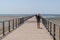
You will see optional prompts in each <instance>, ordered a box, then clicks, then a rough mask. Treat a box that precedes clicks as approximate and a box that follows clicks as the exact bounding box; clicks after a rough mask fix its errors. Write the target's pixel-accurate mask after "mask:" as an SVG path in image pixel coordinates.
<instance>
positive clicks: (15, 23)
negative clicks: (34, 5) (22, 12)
mask: <svg viewBox="0 0 60 40" xmlns="http://www.w3.org/2000/svg"><path fill="white" fill-rule="evenodd" d="M33 16H34V15H32V16H28V17H22V18H15V19H11V20H5V21H1V22H0V40H1V39H2V38H4V37H5V36H6V35H8V34H9V33H11V32H12V31H13V30H15V29H16V28H18V27H19V26H20V25H22V24H23V23H24V22H25V21H27V20H28V19H30V18H32V17H33Z"/></svg>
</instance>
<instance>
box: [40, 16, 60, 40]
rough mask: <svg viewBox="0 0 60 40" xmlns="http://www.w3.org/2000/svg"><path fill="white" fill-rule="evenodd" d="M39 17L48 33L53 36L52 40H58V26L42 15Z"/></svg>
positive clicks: (59, 27) (59, 39) (59, 28)
mask: <svg viewBox="0 0 60 40" xmlns="http://www.w3.org/2000/svg"><path fill="white" fill-rule="evenodd" d="M41 18H42V23H43V24H44V26H45V27H46V29H47V30H48V32H49V33H50V35H51V36H52V37H53V40H60V26H59V25H57V24H56V23H53V22H52V21H50V20H47V19H45V18H43V17H41Z"/></svg>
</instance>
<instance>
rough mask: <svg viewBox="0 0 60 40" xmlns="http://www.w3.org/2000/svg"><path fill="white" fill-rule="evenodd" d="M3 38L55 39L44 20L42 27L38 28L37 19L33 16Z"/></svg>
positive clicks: (6, 39)
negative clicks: (45, 25)
mask: <svg viewBox="0 0 60 40" xmlns="http://www.w3.org/2000/svg"><path fill="white" fill-rule="evenodd" d="M2 40H53V38H52V36H51V35H50V34H49V32H48V31H47V30H46V28H45V27H44V25H43V24H42V22H41V25H40V29H37V24H36V19H35V17H32V18H30V19H28V20H27V21H25V22H24V24H22V25H21V26H20V27H19V28H17V29H16V30H14V31H13V32H11V33H10V34H9V35H7V36H6V37H4V38H3V39H2Z"/></svg>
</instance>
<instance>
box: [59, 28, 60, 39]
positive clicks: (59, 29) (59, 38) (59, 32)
mask: <svg viewBox="0 0 60 40" xmlns="http://www.w3.org/2000/svg"><path fill="white" fill-rule="evenodd" d="M59 40H60V27H59Z"/></svg>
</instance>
